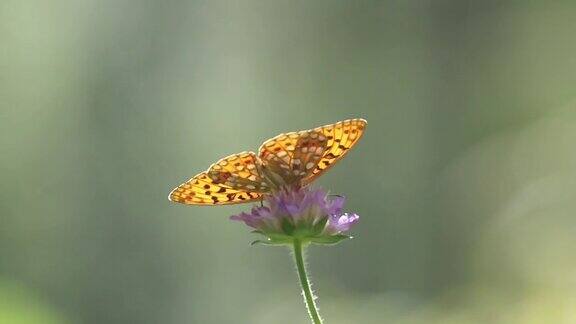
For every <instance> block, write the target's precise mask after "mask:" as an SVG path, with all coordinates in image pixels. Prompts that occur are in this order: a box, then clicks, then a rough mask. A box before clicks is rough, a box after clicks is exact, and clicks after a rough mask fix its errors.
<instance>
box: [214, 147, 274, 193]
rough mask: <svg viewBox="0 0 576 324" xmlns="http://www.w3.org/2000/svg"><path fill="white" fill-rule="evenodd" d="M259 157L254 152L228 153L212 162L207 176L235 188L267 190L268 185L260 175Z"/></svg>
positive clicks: (256, 190) (268, 188) (254, 190)
mask: <svg viewBox="0 0 576 324" xmlns="http://www.w3.org/2000/svg"><path fill="white" fill-rule="evenodd" d="M260 164H261V162H260V159H259V158H258V157H257V156H256V154H254V152H241V153H237V154H232V155H229V156H227V157H225V158H222V159H220V160H219V161H218V162H216V163H214V164H212V166H210V168H209V169H208V171H207V173H208V176H209V177H210V178H211V179H212V180H213V181H214V182H215V183H221V184H224V185H226V186H228V187H230V188H233V189H236V190H245V191H253V192H268V191H270V186H269V184H268V182H267V181H266V180H265V179H264V178H263V177H262V176H261V175H260V172H259V168H258V166H259V165H260Z"/></svg>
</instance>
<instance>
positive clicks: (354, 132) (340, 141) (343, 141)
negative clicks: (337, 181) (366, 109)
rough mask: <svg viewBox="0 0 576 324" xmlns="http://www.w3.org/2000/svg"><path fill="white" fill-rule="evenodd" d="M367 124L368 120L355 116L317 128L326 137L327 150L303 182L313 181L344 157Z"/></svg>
mask: <svg viewBox="0 0 576 324" xmlns="http://www.w3.org/2000/svg"><path fill="white" fill-rule="evenodd" d="M366 124H367V123H366V120H364V119H361V118H355V119H348V120H344V121H341V122H337V123H335V124H331V125H326V126H322V127H318V128H315V129H314V130H315V131H317V132H320V133H322V134H323V135H324V136H325V137H326V139H327V143H326V150H325V151H324V152H323V154H322V158H321V159H320V161H319V162H318V164H317V166H316V167H315V168H314V169H313V170H312V174H311V175H309V176H308V177H306V178H305V179H304V180H303V184H308V183H310V182H312V181H313V180H314V179H316V178H317V177H318V176H320V175H321V174H323V173H324V172H325V171H326V170H327V169H329V168H330V167H332V166H333V165H334V164H335V163H336V162H337V161H339V160H340V159H342V158H343V157H344V155H346V153H348V151H349V150H350V149H351V148H352V147H353V146H354V145H355V144H356V143H357V142H358V140H359V139H360V137H362V135H363V134H364V130H365V129H366Z"/></svg>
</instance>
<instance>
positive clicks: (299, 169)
mask: <svg viewBox="0 0 576 324" xmlns="http://www.w3.org/2000/svg"><path fill="white" fill-rule="evenodd" d="M325 150H326V137H325V136H324V135H323V134H322V133H321V132H317V131H315V130H306V131H299V132H291V133H286V134H280V135H278V136H276V137H274V138H271V139H269V140H267V141H266V142H264V144H262V146H261V147H260V150H259V156H260V158H261V160H262V164H263V165H264V166H265V167H266V168H267V169H268V170H270V171H272V172H273V173H274V174H277V175H278V176H280V177H281V178H282V179H283V181H284V182H285V183H286V184H294V183H299V182H300V181H301V180H302V179H304V178H306V177H307V176H309V175H311V174H312V171H313V169H314V167H315V166H316V165H317V164H318V161H319V160H320V159H321V158H322V154H323V153H324V151H325Z"/></svg>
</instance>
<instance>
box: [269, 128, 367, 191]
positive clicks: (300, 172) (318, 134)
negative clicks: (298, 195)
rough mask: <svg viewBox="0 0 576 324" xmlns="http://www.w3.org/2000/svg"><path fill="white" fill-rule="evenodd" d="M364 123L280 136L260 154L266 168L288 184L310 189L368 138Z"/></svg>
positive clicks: (271, 140) (272, 139)
mask: <svg viewBox="0 0 576 324" xmlns="http://www.w3.org/2000/svg"><path fill="white" fill-rule="evenodd" d="M366 124H367V123H366V120H364V119H360V118H357V119H348V120H344V121H340V122H337V123H335V124H330V125H326V126H321V127H317V128H314V129H310V130H305V131H299V132H292V133H286V134H280V135H278V136H276V137H274V138H271V139H269V140H267V141H266V142H264V144H262V146H261V147H260V150H259V156H260V159H261V160H262V164H263V165H264V166H266V167H268V168H270V169H271V170H272V171H273V172H275V173H276V174H278V175H280V176H282V178H283V179H284V181H286V182H287V183H288V184H292V183H299V184H301V185H307V184H309V183H310V182H312V181H313V180H314V179H316V178H317V177H318V176H320V175H321V174H323V173H324V171H325V170H327V169H328V168H330V167H332V166H333V165H334V164H335V163H336V162H337V161H338V160H340V159H342V158H343V157H344V155H346V153H347V152H348V150H350V148H352V147H353V146H354V145H355V144H356V143H357V142H358V140H359V139H360V137H362V135H363V134H364V129H365V128H366Z"/></svg>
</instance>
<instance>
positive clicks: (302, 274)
mask: <svg viewBox="0 0 576 324" xmlns="http://www.w3.org/2000/svg"><path fill="white" fill-rule="evenodd" d="M293 248H294V261H295V262H296V269H297V270H298V277H299V278H300V286H302V292H303V295H304V302H305V303H306V308H307V309H308V314H309V315H310V319H311V320H312V323H313V324H322V318H321V317H320V314H319V313H318V307H317V306H316V302H315V301H314V295H313V294H312V288H311V286H310V280H309V279H308V275H307V274H306V265H305V264H304V256H303V246H302V241H300V240H298V239H295V240H294V246H293Z"/></svg>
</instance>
